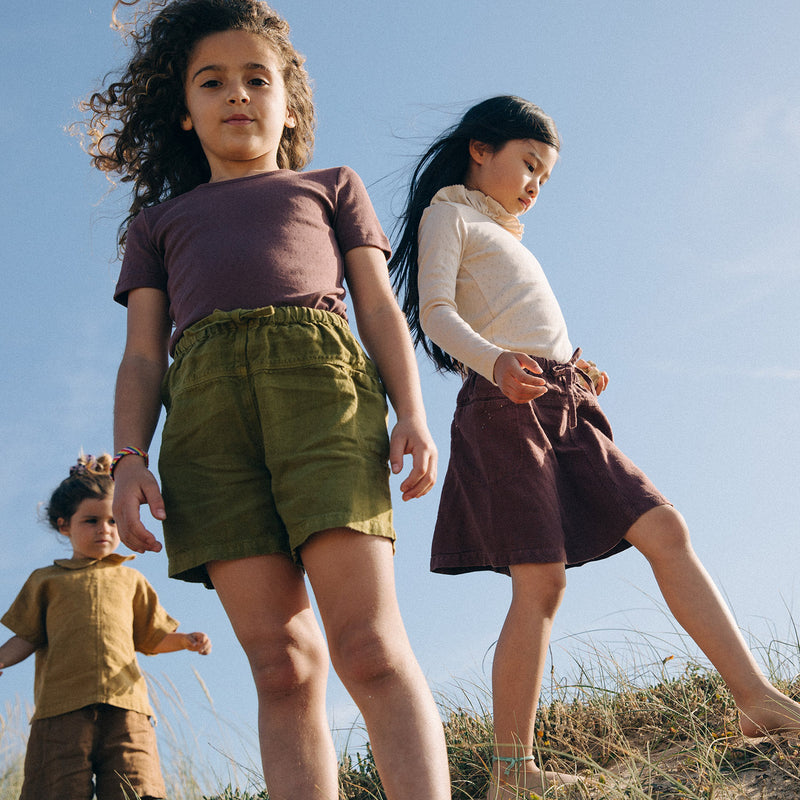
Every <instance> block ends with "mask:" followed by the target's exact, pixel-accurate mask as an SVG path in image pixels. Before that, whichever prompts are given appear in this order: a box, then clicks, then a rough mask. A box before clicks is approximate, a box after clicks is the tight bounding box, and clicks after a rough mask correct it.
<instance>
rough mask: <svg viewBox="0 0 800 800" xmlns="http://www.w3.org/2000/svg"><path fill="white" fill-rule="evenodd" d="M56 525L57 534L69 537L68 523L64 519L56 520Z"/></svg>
mask: <svg viewBox="0 0 800 800" xmlns="http://www.w3.org/2000/svg"><path fill="white" fill-rule="evenodd" d="M56 524H57V525H58V532H59V533H60V534H62V535H64V536H66V537H69V522H67V521H66V520H65V519H64V517H59V518H58V519H57V520H56Z"/></svg>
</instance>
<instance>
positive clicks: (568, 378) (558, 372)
mask: <svg viewBox="0 0 800 800" xmlns="http://www.w3.org/2000/svg"><path fill="white" fill-rule="evenodd" d="M580 355H581V348H580V347H578V348H576V349H575V352H574V353H573V354H572V358H570V360H569V361H567V363H566V364H553V366H552V367H551V368H550V372H551V374H552V375H553V376H554V377H556V378H558V379H559V380H560V381H561V382H562V383H563V385H564V390H565V394H566V396H567V425H568V427H570V428H576V427H577V426H578V405H577V403H576V401H575V372H576V371H577V372H580V373H581V375H583V377H584V378H586V380H587V381H588V384H589V385H590V386H591V385H592V381H591V380H590V378H589V376H588V375H587V374H586V373H585V372H584V371H583V370H581V369H578V367H576V366H575V362H576V361H577V360H578V359H579V358H580Z"/></svg>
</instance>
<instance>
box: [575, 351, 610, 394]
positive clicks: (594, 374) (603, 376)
mask: <svg viewBox="0 0 800 800" xmlns="http://www.w3.org/2000/svg"><path fill="white" fill-rule="evenodd" d="M575 366H576V367H577V368H578V369H580V370H583V371H584V372H585V373H586V374H587V375H588V376H589V379H590V380H591V382H592V384H593V385H594V391H595V394H600V393H601V392H602V391H603V390H604V389H605V388H606V387H607V386H608V380H609V379H608V373H606V372H600V370H599V369H597V364H595V363H594V361H585V360H584V359H582V358H579V359H578V360H577V361H576V362H575Z"/></svg>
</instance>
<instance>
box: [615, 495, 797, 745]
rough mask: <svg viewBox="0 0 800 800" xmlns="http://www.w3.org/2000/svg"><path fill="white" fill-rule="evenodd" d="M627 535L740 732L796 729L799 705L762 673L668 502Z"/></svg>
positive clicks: (679, 516)
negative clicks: (722, 689)
mask: <svg viewBox="0 0 800 800" xmlns="http://www.w3.org/2000/svg"><path fill="white" fill-rule="evenodd" d="M626 538H627V540H628V541H629V542H630V543H631V544H632V545H633V546H634V547H636V548H637V549H638V550H640V551H641V552H642V553H643V554H644V556H645V557H646V558H647V560H648V561H649V562H650V566H651V567H652V569H653V573H654V575H655V577H656V580H657V581H658V585H659V587H660V589H661V593H662V594H663V595H664V599H665V600H666V602H667V605H668V606H669V608H670V610H671V611H672V613H673V614H674V615H675V619H676V620H677V621H678V622H679V623H680V624H681V626H682V627H683V628H684V630H685V631H686V632H687V633H688V634H689V636H691V637H692V639H693V640H694V641H695V642H696V644H697V645H698V646H699V647H700V649H701V650H702V651H703V652H704V653H705V654H706V656H707V657H708V659H709V661H711V663H712V664H713V665H714V667H716V669H717V671H718V672H719V674H720V675H721V676H722V678H723V680H724V681H725V683H726V684H727V685H728V688H729V689H730V690H731V694H732V695H733V698H734V700H735V702H736V705H737V707H738V709H739V724H740V726H741V729H742V733H744V735H745V736H759V735H763V734H764V733H768V732H774V731H779V730H786V731H798V730H800V705H798V704H797V703H795V702H794V701H793V700H791V699H789V698H788V697H786V696H785V695H783V694H781V692H779V691H778V690H777V689H776V688H775V687H774V686H772V685H771V684H770V683H769V681H768V680H767V679H766V677H765V676H764V674H763V672H762V671H761V669H760V668H759V666H758V664H757V663H756V661H755V659H754V658H753V654H752V653H751V652H750V650H749V648H748V647H747V644H746V643H745V641H744V638H743V637H742V634H741V632H740V631H739V628H738V626H737V625H736V622H735V620H734V619H733V616H732V615H731V613H730V611H729V610H728V607H727V606H726V604H725V602H724V600H723V599H722V596H721V595H720V593H719V591H718V590H717V588H716V586H715V585H714V583H713V581H712V580H711V577H710V576H709V574H708V573H707V572H706V570H705V568H704V567H703V565H702V564H701V563H700V560H699V559H698V558H697V555H696V554H695V552H694V550H693V549H692V545H691V542H690V540H689V531H688V529H687V527H686V523H685V522H684V520H683V517H682V516H681V515H680V514H679V513H678V512H677V511H675V509H673V508H672V507H671V506H659V507H658V508H654V509H652V510H651V511H648V512H647V513H646V514H644V515H642V516H641V517H640V518H639V519H638V520H637V521H636V522H635V523H634V524H633V525H632V526H631V529H630V530H629V531H628V534H627V535H626Z"/></svg>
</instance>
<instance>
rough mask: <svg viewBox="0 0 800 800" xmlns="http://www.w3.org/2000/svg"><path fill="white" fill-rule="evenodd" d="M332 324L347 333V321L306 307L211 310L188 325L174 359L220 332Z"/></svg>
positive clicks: (327, 312) (320, 309)
mask: <svg viewBox="0 0 800 800" xmlns="http://www.w3.org/2000/svg"><path fill="white" fill-rule="evenodd" d="M297 323H305V324H310V325H333V326H335V327H339V328H343V329H345V330H348V331H349V330H350V326H349V325H348V323H347V320H346V319H345V318H344V317H342V316H341V314H336V313H334V312H333V311H326V310H325V309H322V308H307V307H306V306H264V307H263V308H235V309H233V311H219V310H217V311H214V312H212V313H211V314H209V315H208V316H207V317H203V319H201V320H198V321H197V322H195V323H194V324H193V325H190V326H189V327H188V328H187V329H186V330H185V331H184V332H183V333H182V334H181V338H180V339H178V342H177V344H176V345H175V353H174V356H175V358H178V357H180V355H181V354H182V353H184V352H185V351H186V350H188V349H189V348H190V347H191V346H192V345H193V344H195V343H196V342H197V341H198V340H199V339H203V338H205V337H207V336H211V335H213V334H214V333H215V332H218V331H221V330H226V329H227V330H234V329H236V328H245V327H248V326H250V325H253V324H255V325H292V324H297Z"/></svg>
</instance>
